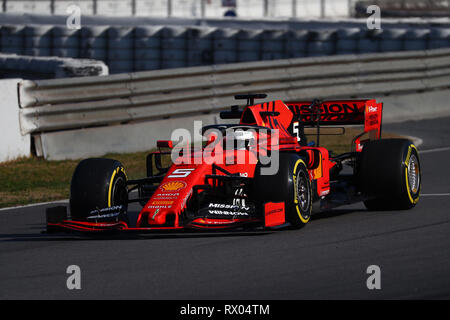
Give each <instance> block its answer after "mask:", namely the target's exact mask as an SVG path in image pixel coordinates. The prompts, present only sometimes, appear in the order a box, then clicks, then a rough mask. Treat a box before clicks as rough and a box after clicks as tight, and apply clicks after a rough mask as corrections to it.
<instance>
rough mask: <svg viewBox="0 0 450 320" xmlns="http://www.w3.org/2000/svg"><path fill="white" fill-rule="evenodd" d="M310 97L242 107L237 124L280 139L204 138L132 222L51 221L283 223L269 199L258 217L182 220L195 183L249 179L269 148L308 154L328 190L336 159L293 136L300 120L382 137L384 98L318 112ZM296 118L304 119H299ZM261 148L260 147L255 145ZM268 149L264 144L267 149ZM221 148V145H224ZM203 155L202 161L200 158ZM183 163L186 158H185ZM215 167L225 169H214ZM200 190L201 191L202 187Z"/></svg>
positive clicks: (117, 226) (320, 189)
mask: <svg viewBox="0 0 450 320" xmlns="http://www.w3.org/2000/svg"><path fill="white" fill-rule="evenodd" d="M310 105H311V102H310V101H298V102H288V103H284V102H282V101H281V100H277V101H271V102H264V103H261V104H256V105H251V106H247V107H245V109H244V110H243V112H242V116H241V119H240V122H239V124H240V125H249V126H259V127H265V128H268V129H273V130H277V132H278V137H277V138H278V139H277V140H278V143H276V144H275V145H272V146H271V145H270V144H267V147H264V148H262V149H261V148H259V146H258V145H250V146H249V147H248V148H244V149H242V150H238V149H232V150H224V151H223V153H222V154H219V156H217V154H216V153H217V152H214V151H216V150H217V149H215V148H219V147H220V146H221V145H222V147H223V144H224V143H225V141H226V138H224V139H222V141H215V140H214V138H213V137H208V141H209V142H208V144H207V145H206V146H205V147H203V148H201V149H199V150H192V152H190V154H184V155H183V156H181V157H180V158H179V159H178V160H190V161H187V162H190V164H185V163H184V164H183V163H180V162H181V161H176V162H175V163H174V164H173V165H172V166H171V167H170V169H169V170H168V172H167V173H166V175H165V177H164V179H163V180H162V182H161V183H160V184H159V186H158V187H157V189H156V191H155V192H154V193H153V195H152V196H151V198H150V200H149V201H148V202H147V203H146V204H145V206H144V207H143V208H142V210H141V212H140V213H139V216H138V219H137V223H136V227H133V228H131V227H129V226H128V225H127V224H126V223H124V222H120V221H119V222H105V223H98V222H97V223H94V222H79V221H63V222H62V223H55V224H50V225H53V226H59V227H61V226H62V227H64V228H67V229H72V230H78V231H105V230H129V231H151V230H169V229H170V230H177V229H184V228H207V229H218V228H229V227H234V226H236V225H240V224H244V223H258V222H259V223H260V224H261V225H263V226H266V227H272V226H277V225H282V224H283V223H284V222H285V218H284V203H267V204H265V205H264V214H261V217H260V218H255V217H233V219H208V218H204V217H199V218H196V219H193V220H191V221H189V222H188V223H186V222H185V221H182V219H181V214H182V213H183V212H184V211H185V210H186V206H187V204H188V202H189V201H190V199H191V198H192V196H193V193H194V191H193V190H194V187H195V186H199V185H211V184H213V181H212V180H211V179H207V178H206V177H207V176H208V175H226V174H225V173H224V172H227V173H229V174H239V175H240V176H241V177H244V178H250V179H251V178H253V176H254V172H255V167H256V164H257V162H258V158H257V152H267V151H268V150H271V148H276V149H277V150H278V151H279V152H284V151H289V152H294V153H297V154H299V155H301V156H302V157H303V158H305V159H306V164H307V168H308V171H309V176H310V179H311V181H313V180H315V181H316V185H317V188H316V192H317V196H318V197H323V196H326V195H327V194H329V193H330V175H329V172H330V169H331V168H332V167H333V166H334V165H335V164H336V162H335V161H333V159H332V158H331V159H330V156H329V152H328V150H327V149H325V148H323V147H315V146H307V145H301V144H300V143H299V141H298V139H299V137H298V136H297V135H296V129H297V128H298V126H299V125H304V126H311V125H316V124H320V125H321V126H329V125H356V124H359V125H362V124H363V125H364V131H363V132H362V134H364V133H369V137H370V138H371V139H379V138H380V137H381V120H382V119H381V117H382V107H383V106H382V103H377V102H376V101H375V100H336V101H326V102H323V103H322V104H321V106H320V108H319V109H318V110H316V113H313V112H312V111H311V109H310V108H309V106H310ZM299 121H301V122H302V124H299ZM256 134H257V135H258V138H259V140H258V141H259V142H261V141H262V140H266V141H267V140H270V139H272V137H273V132H271V131H268V132H267V133H260V132H256ZM362 134H361V135H359V136H357V137H355V139H354V149H355V151H357V152H360V151H361V150H362V146H363V144H364V141H361V140H360V138H361V136H362ZM214 141H215V143H214V146H215V148H214V149H211V150H209V151H211V152H209V153H208V154H207V156H205V150H208V146H211V145H212V144H213V142H214ZM158 147H170V148H172V147H173V143H172V142H171V141H158ZM258 148H259V149H258ZM265 148H266V149H265ZM222 149H224V148H222ZM239 157H241V159H242V158H245V159H246V161H245V163H244V164H236V163H235V162H236V161H234V163H232V164H227V160H228V161H229V162H232V161H230V159H237V158H239ZM199 158H200V159H201V161H200V160H199ZM185 162H186V161H185ZM217 167H219V168H221V169H223V170H224V172H222V171H220V170H219V171H218V170H216V168H217ZM200 192H201V191H200Z"/></svg>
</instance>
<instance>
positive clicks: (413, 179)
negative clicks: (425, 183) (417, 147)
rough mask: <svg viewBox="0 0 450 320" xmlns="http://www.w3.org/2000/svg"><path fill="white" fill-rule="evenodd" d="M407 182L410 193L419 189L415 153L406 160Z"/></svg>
mask: <svg viewBox="0 0 450 320" xmlns="http://www.w3.org/2000/svg"><path fill="white" fill-rule="evenodd" d="M408 183H409V189H410V190H411V192H412V193H414V194H415V193H417V192H418V191H419V185H420V167H419V160H418V159H417V157H416V155H414V154H412V155H411V157H410V158H409V161H408Z"/></svg>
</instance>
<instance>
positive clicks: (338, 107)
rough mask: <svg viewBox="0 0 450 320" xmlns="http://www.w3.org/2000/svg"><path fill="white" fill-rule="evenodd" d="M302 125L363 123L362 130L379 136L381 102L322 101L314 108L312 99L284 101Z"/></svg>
mask: <svg viewBox="0 0 450 320" xmlns="http://www.w3.org/2000/svg"><path fill="white" fill-rule="evenodd" d="M285 104H286V105H287V106H288V108H289V109H290V110H291V111H292V113H293V114H294V117H295V118H297V119H299V122H302V123H303V125H304V126H315V125H317V124H318V125H320V126H339V125H341V126H342V125H364V132H374V133H375V136H376V137H375V138H376V139H379V138H380V137H381V121H382V114H383V103H381V102H380V103H377V101H376V100H375V99H371V100H331V101H324V102H322V103H320V105H318V107H317V108H316V109H315V110H314V109H312V108H311V104H312V101H292V102H285Z"/></svg>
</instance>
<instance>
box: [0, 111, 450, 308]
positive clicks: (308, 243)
mask: <svg viewBox="0 0 450 320" xmlns="http://www.w3.org/2000/svg"><path fill="white" fill-rule="evenodd" d="M449 124H450V118H440V119H438V120H427V121H420V122H407V123H401V124H392V125H386V126H385V129H386V130H389V131H396V132H399V133H403V134H408V135H412V136H416V137H420V138H422V139H423V145H421V146H420V148H419V150H430V149H436V148H444V149H436V150H431V151H429V152H424V153H422V154H421V165H422V181H423V185H422V196H421V199H420V201H419V203H418V205H417V206H416V207H415V208H414V209H413V210H409V211H399V212H369V211H367V210H365V209H364V207H363V205H362V204H357V205H353V206H347V207H344V208H341V209H335V210H333V211H330V212H326V213H320V214H317V215H315V216H313V217H312V220H311V221H310V223H309V224H308V225H307V226H306V227H305V228H303V229H302V230H289V231H277V232H260V233H250V234H248V233H219V234H207V235H205V234H196V233H189V234H182V235H170V234H169V235H145V236H142V237H138V238H116V239H109V238H104V239H91V238H82V237H76V236H54V235H46V234H41V231H42V230H43V229H44V215H45V208H46V207H48V206H49V205H41V206H33V207H25V208H17V209H8V210H2V211H0V299H201V300H203V299H225V300H226V299H232V300H235V299H411V298H423V299H440V298H444V299H446V298H447V299H448V298H450V183H449V182H448V180H449V178H450V166H449V165H448V160H449V159H450V148H449V149H445V147H449V146H450V139H449V137H450V126H449ZM69 265H78V266H79V267H80V269H81V289H80V290H68V289H67V287H66V280H67V278H68V276H69V274H67V273H66V269H67V267H68V266H69ZM370 265H377V266H379V267H380V269H381V289H380V290H369V289H368V288H367V286H366V281H367V278H368V277H369V274H367V268H368V266H370Z"/></svg>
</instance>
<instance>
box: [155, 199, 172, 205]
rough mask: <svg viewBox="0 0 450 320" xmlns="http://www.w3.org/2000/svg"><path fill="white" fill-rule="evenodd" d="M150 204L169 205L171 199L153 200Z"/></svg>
mask: <svg viewBox="0 0 450 320" xmlns="http://www.w3.org/2000/svg"><path fill="white" fill-rule="evenodd" d="M150 204H151V205H171V204H173V201H169V200H154V201H152V202H151V203H150Z"/></svg>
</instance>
